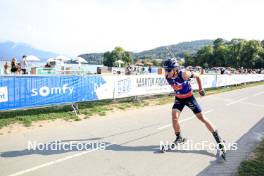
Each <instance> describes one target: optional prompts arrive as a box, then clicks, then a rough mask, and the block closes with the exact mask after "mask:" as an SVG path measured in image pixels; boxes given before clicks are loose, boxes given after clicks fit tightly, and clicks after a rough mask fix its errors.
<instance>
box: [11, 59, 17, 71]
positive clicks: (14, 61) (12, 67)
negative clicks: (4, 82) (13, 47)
mask: <svg viewBox="0 0 264 176" xmlns="http://www.w3.org/2000/svg"><path fill="white" fill-rule="evenodd" d="M17 70H18V69H17V63H16V58H13V59H12V61H11V70H10V71H11V73H14V74H15V73H16V72H17Z"/></svg>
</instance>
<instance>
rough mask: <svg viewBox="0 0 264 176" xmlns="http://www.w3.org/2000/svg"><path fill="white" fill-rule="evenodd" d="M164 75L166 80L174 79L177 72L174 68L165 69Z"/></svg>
mask: <svg viewBox="0 0 264 176" xmlns="http://www.w3.org/2000/svg"><path fill="white" fill-rule="evenodd" d="M165 75H166V76H167V77H168V78H172V77H176V76H177V70H176V69H175V68H174V69H166V70H165Z"/></svg>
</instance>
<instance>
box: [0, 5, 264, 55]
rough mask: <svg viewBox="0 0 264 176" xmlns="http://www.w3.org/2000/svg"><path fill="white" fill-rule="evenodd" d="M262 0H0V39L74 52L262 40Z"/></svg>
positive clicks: (51, 49)
mask: <svg viewBox="0 0 264 176" xmlns="http://www.w3.org/2000/svg"><path fill="white" fill-rule="evenodd" d="M263 8H264V1H263V0H0V41H14V42H22V43H27V44H29V45H31V46H33V47H35V48H38V49H42V50H46V51H53V52H56V53H60V54H65V55H70V56H76V55H79V54H83V53H92V52H105V51H110V50H112V49H114V47H115V46H121V47H123V48H124V49H125V50H128V51H134V52H139V51H143V50H148V49H152V48H155V47H159V46H162V45H170V44H176V43H179V42H184V41H193V40H200V39H216V38H218V37H221V38H224V39H227V40H231V39H232V38H244V39H248V40H249V39H257V40H263V39H264V23H263V17H264V11H263Z"/></svg>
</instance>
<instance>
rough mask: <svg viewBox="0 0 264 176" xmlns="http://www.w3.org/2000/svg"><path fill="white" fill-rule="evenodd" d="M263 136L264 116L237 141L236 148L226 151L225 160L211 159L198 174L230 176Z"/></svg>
mask: <svg viewBox="0 0 264 176" xmlns="http://www.w3.org/2000/svg"><path fill="white" fill-rule="evenodd" d="M263 136H264V117H263V118H262V119H261V120H260V121H259V122H257V123H256V124H255V125H254V126H253V127H252V128H251V129H250V130H249V131H248V132H246V133H245V134H244V135H243V136H242V137H241V138H239V140H237V141H236V143H237V147H238V149H237V150H229V151H228V152H227V153H226V156H227V161H225V162H221V163H219V162H218V161H213V162H211V164H210V165H209V166H208V167H207V168H205V169H204V170H203V171H201V172H200V173H199V174H198V175H199V176H211V175H220V176H231V175H234V174H235V173H236V172H237V169H238V167H239V165H240V162H242V161H243V160H245V159H247V158H248V156H249V154H250V153H251V152H252V151H253V150H254V149H255V148H256V146H257V144H258V143H259V142H260V141H261V140H262V138H263Z"/></svg>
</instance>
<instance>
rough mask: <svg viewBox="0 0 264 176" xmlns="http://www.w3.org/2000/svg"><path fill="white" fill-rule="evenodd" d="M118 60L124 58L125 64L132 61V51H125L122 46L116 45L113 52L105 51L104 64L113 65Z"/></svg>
mask: <svg viewBox="0 0 264 176" xmlns="http://www.w3.org/2000/svg"><path fill="white" fill-rule="evenodd" d="M117 60H122V61H123V62H124V63H125V64H129V63H131V62H132V57H131V54H130V52H128V51H125V50H124V49H123V48H122V47H115V49H114V50H113V51H111V52H109V51H107V52H105V53H104V59H103V64H104V65H105V66H108V67H113V66H114V63H115V62H116V61H117Z"/></svg>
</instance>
